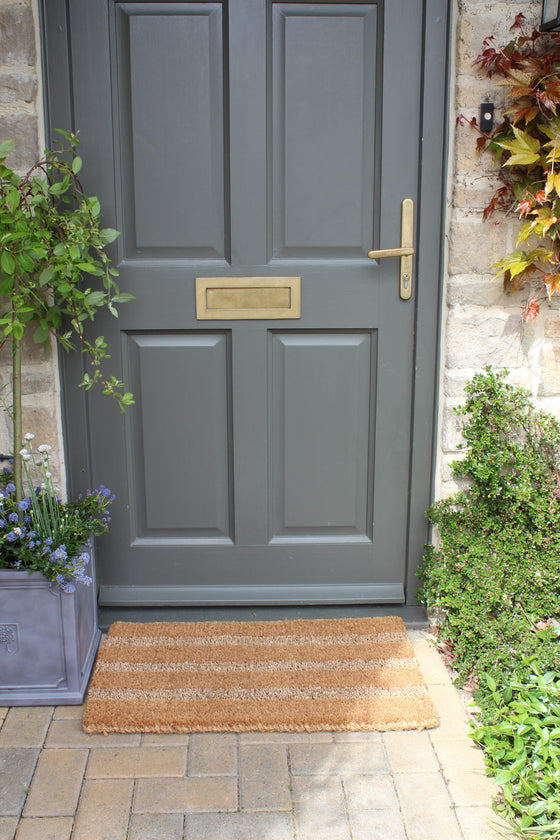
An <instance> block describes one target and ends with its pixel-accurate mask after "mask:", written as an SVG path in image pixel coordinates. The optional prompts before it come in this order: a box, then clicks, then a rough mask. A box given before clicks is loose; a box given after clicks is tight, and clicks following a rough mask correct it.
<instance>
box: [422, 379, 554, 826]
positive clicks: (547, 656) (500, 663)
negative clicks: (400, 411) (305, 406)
mask: <svg viewBox="0 0 560 840" xmlns="http://www.w3.org/2000/svg"><path fill="white" fill-rule="evenodd" d="M506 377H507V371H494V370H492V368H491V367H487V368H486V369H485V370H484V372H482V373H479V374H476V375H475V376H474V377H473V378H472V380H470V381H469V382H467V384H466V387H465V391H466V402H465V405H464V406H463V407H461V408H459V409H457V413H458V415H459V417H460V418H461V419H462V421H463V436H464V439H465V444H464V446H463V447H462V448H463V450H464V456H463V457H462V458H461V459H458V460H456V461H455V462H454V463H453V473H454V475H455V476H456V478H457V479H458V480H459V481H460V482H462V484H463V485H464V486H463V489H460V490H458V491H457V492H456V493H455V494H454V495H453V496H452V497H451V498H449V499H445V500H443V501H439V502H436V503H435V504H434V505H432V507H431V508H430V510H429V511H428V516H429V518H430V520H431V521H432V522H433V523H434V524H435V525H436V526H437V530H438V534H439V543H438V544H437V545H429V546H426V549H425V554H424V559H423V563H422V567H421V569H420V577H421V580H422V587H421V589H420V591H419V597H420V598H421V599H422V600H423V601H424V602H425V603H426V604H427V606H428V607H429V608H431V609H437V610H438V613H439V615H440V626H439V637H440V640H441V642H442V643H443V642H444V643H445V644H446V646H447V649H448V650H449V651H451V655H452V659H453V666H454V668H455V670H456V672H457V675H458V681H459V683H460V684H461V683H464V682H465V681H466V680H467V679H468V680H469V681H470V683H471V685H474V686H475V687H477V688H476V690H475V698H476V700H477V702H478V705H479V708H480V724H479V727H478V728H477V730H476V732H475V738H476V740H477V741H478V742H479V743H481V744H482V745H483V747H484V749H485V751H486V754H487V758H488V761H489V768H490V771H491V772H492V773H495V772H497V771H500V772H499V775H498V777H497V781H498V782H499V783H500V784H503V785H504V792H503V796H502V798H501V799H500V801H499V802H498V804H497V806H496V807H497V808H498V812H499V813H500V814H501V815H503V816H505V817H506V818H508V819H509V820H511V821H512V824H514V825H515V827H516V830H518V831H520V832H521V831H523V832H526V833H525V834H522V836H526V837H543V838H544V837H546V838H551V837H557V836H559V834H558V833H557V834H555V833H554V831H556V830H557V829H558V823H559V822H560V813H559V811H558V803H559V802H560V775H559V769H558V768H559V766H560V765H559V764H558V760H559V755H560V717H558V713H559V712H560V706H559V705H557V704H558V702H559V700H558V698H557V696H556V695H557V693H558V688H559V685H560V678H558V679H557V678H556V677H555V676H554V675H557V674H558V672H559V671H560V647H559V644H558V633H557V630H556V627H557V625H556V620H555V619H556V617H557V616H558V614H559V612H560V600H559V599H560V473H559V471H560V425H559V423H558V422H557V421H556V419H555V418H554V417H553V416H551V415H549V414H547V413H544V412H541V411H538V410H537V409H536V408H535V407H534V406H533V404H532V402H531V398H530V394H529V393H528V392H527V391H525V390H524V389H522V388H517V387H514V386H512V385H510V384H509V383H508V382H507V381H506ZM551 674H552V675H553V676H551ZM557 717H558V721H556V718H557ZM547 730H548V731H547ZM541 764H542V766H541ZM502 771H503V772H502ZM551 796H552V797H553V798H552V800H551ZM544 802H545V803H546V804H543V803H544ZM551 803H552V804H551ZM529 829H530V830H531V831H533V832H535V831H537V830H538V831H539V832H541V833H533V834H531V833H527V832H529ZM547 832H548V833H547Z"/></svg>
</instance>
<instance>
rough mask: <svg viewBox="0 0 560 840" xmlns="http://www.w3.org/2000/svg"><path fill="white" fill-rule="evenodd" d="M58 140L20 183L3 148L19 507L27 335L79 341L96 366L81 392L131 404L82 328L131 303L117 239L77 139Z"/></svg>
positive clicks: (0, 236) (4, 259) (0, 206)
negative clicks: (83, 179) (121, 279)
mask: <svg viewBox="0 0 560 840" xmlns="http://www.w3.org/2000/svg"><path fill="white" fill-rule="evenodd" d="M60 133H61V135H62V136H63V138H64V141H65V145H64V144H63V143H61V144H60V148H59V149H58V150H57V151H46V152H45V153H44V156H43V157H42V158H41V159H40V160H39V161H37V163H35V164H34V166H33V167H32V168H31V169H30V170H29V171H28V172H27V173H26V174H25V175H23V176H22V175H19V174H18V173H17V172H15V171H14V170H12V169H10V168H9V167H8V166H7V165H6V162H5V161H6V158H7V157H8V155H9V153H10V152H11V150H12V148H13V141H11V140H7V141H5V142H3V143H1V144H0V330H2V332H3V335H4V340H5V341H6V340H7V341H10V342H11V348H12V362H13V376H12V391H13V399H12V404H11V405H10V406H7V408H8V410H9V413H10V415H11V418H12V422H13V427H14V483H15V486H16V497H17V499H18V500H19V499H21V498H22V493H23V485H22V466H21V457H20V455H19V452H20V449H21V448H22V426H21V423H22V419H21V417H22V407H21V405H22V402H21V353H22V341H23V339H24V336H25V334H26V333H27V332H28V331H30V332H32V335H33V341H34V342H35V343H38V344H42V343H47V342H49V340H50V338H51V336H52V337H54V338H55V339H56V340H57V341H58V342H59V344H60V345H61V346H62V347H63V348H64V349H65V350H69V349H72V348H73V346H74V343H73V342H74V339H77V340H78V343H79V344H80V346H81V347H82V349H83V351H84V352H85V353H86V354H87V356H88V358H89V361H90V363H91V365H90V371H89V372H86V373H85V375H84V378H83V381H82V383H81V384H82V386H83V387H85V388H86V389H87V388H90V387H91V386H92V385H94V384H95V383H99V384H100V385H101V387H102V389H103V392H104V393H105V394H109V395H111V396H113V397H115V398H116V400H117V401H118V403H119V405H120V407H121V408H123V409H124V406H126V405H128V404H130V403H131V402H133V397H132V394H131V393H129V392H126V391H124V384H123V383H122V382H120V381H119V380H118V379H116V378H115V377H114V376H111V377H106V376H105V375H104V374H103V373H102V369H101V363H102V362H103V361H104V360H105V359H107V358H108V354H107V345H106V342H105V340H104V338H103V336H98V337H97V338H95V339H94V340H93V341H89V340H88V339H87V338H86V336H85V333H84V324H85V322H86V321H88V320H93V318H94V317H95V315H96V314H97V312H98V310H99V309H101V308H107V309H108V310H109V312H111V314H112V315H114V316H117V314H118V313H117V308H116V306H117V304H120V303H124V302H125V301H127V300H130V299H131V297H132V296H131V295H128V294H123V293H121V292H120V290H119V288H118V286H117V284H116V281H115V278H116V276H117V275H118V272H117V271H116V269H114V268H111V266H110V260H109V257H108V255H107V253H106V250H105V248H106V246H107V245H108V244H109V243H111V242H113V241H114V240H115V239H116V237H117V236H118V232H117V231H116V230H113V229H111V228H102V227H101V207H100V205H99V201H98V200H97V198H95V197H88V196H87V195H86V194H85V193H84V191H83V189H82V186H81V183H80V181H79V179H78V174H79V172H80V170H81V167H82V160H81V158H80V156H79V155H78V153H77V147H78V144H79V140H78V137H77V135H76V134H72V133H70V132H66V131H62V132H60ZM85 277H87V282H85V281H84V278H85Z"/></svg>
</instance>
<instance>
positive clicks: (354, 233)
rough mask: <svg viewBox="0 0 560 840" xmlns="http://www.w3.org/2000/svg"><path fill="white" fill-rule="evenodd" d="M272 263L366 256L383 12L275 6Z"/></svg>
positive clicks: (367, 6)
mask: <svg viewBox="0 0 560 840" xmlns="http://www.w3.org/2000/svg"><path fill="white" fill-rule="evenodd" d="M272 20H273V57H274V69H273V76H272V80H273V93H272V99H273V120H274V123H273V126H274V128H273V154H274V176H275V177H274V181H273V189H274V244H273V254H274V256H275V257H305V258H310V257H315V258H323V259H324V258H328V257H331V258H332V257H341V256H344V257H351V256H354V257H363V256H364V254H366V253H367V251H368V248H371V241H372V236H373V206H374V200H373V199H374V195H375V191H374V167H375V162H376V126H375V111H376V105H377V102H376V100H377V94H378V87H377V79H376V63H377V59H378V56H377V31H378V30H377V6H376V5H375V4H363V5H351V4H338V3H335V4H321V3H317V4H306V5H298V4H287V3H286V4H284V3H275V4H273V17H272Z"/></svg>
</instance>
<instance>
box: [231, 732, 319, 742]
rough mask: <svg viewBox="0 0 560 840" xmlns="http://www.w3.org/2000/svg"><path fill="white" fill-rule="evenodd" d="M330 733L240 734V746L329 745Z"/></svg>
mask: <svg viewBox="0 0 560 840" xmlns="http://www.w3.org/2000/svg"><path fill="white" fill-rule="evenodd" d="M333 734H334V733H332V732H241V733H240V734H239V736H238V738H239V743H240V744H277V743H281V744H327V743H328V744H331V743H332V741H333Z"/></svg>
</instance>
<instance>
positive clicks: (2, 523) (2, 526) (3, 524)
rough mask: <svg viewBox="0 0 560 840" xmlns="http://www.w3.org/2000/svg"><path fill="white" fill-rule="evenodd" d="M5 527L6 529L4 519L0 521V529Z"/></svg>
mask: <svg viewBox="0 0 560 840" xmlns="http://www.w3.org/2000/svg"><path fill="white" fill-rule="evenodd" d="M5 527H6V520H5V519H0V528H5Z"/></svg>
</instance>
